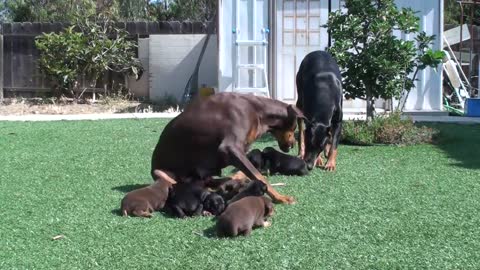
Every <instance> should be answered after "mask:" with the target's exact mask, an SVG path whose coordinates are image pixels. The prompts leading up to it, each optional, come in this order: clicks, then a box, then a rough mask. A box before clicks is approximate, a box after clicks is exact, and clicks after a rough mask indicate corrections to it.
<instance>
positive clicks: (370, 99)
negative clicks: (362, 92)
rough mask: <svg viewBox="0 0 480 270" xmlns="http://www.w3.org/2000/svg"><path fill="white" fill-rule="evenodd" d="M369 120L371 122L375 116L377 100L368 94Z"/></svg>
mask: <svg viewBox="0 0 480 270" xmlns="http://www.w3.org/2000/svg"><path fill="white" fill-rule="evenodd" d="M366 101H367V122H371V121H372V120H373V118H374V117H375V100H374V99H373V97H372V96H371V95H369V94H367V100H366Z"/></svg>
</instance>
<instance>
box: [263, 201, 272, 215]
mask: <svg viewBox="0 0 480 270" xmlns="http://www.w3.org/2000/svg"><path fill="white" fill-rule="evenodd" d="M263 200H264V202H265V214H264V216H265V217H268V216H271V215H272V214H273V203H272V201H271V200H270V199H268V198H267V197H263Z"/></svg>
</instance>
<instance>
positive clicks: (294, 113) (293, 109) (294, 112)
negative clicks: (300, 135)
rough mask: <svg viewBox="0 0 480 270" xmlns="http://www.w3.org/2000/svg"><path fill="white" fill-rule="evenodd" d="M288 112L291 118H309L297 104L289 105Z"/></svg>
mask: <svg viewBox="0 0 480 270" xmlns="http://www.w3.org/2000/svg"><path fill="white" fill-rule="evenodd" d="M287 113H288V117H291V118H295V119H296V118H302V119H307V118H306V117H305V115H304V114H303V112H302V111H301V110H300V109H299V108H297V106H295V105H288V107H287Z"/></svg>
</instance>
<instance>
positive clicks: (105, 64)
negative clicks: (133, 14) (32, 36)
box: [35, 16, 143, 99]
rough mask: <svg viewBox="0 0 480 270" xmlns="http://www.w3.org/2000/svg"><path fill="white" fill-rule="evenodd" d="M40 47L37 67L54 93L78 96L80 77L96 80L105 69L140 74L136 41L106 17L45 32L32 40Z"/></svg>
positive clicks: (80, 21)
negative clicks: (56, 31) (50, 84)
mask: <svg viewBox="0 0 480 270" xmlns="http://www.w3.org/2000/svg"><path fill="white" fill-rule="evenodd" d="M35 45H36V46H37V48H38V49H39V51H40V58H39V66H40V69H41V70H42V71H43V72H44V73H45V74H46V75H47V77H48V78H49V79H50V80H51V81H52V82H53V84H54V85H53V87H54V90H55V91H56V93H57V94H65V95H69V96H72V97H74V98H75V99H78V98H80V97H81V95H82V91H81V89H79V87H80V83H79V81H80V80H81V78H82V77H85V78H87V79H88V80H89V81H92V82H93V83H92V84H93V85H94V84H95V82H96V80H97V79H98V78H99V77H100V76H101V75H102V74H103V73H104V72H106V71H114V72H119V73H123V74H125V75H127V74H134V75H135V76H137V78H138V76H141V73H142V71H143V69H142V66H141V64H140V62H139V60H138V59H137V58H135V50H134V49H135V47H136V44H135V43H133V42H132V41H130V40H128V39H127V32H126V31H125V30H123V29H118V28H115V27H114V26H113V23H111V22H110V21H109V20H108V18H105V17H103V16H100V19H99V20H97V21H91V20H89V19H79V20H77V22H76V23H75V24H74V25H73V26H71V27H69V28H67V29H65V31H63V32H61V33H58V34H57V33H45V34H43V35H41V36H39V37H37V38H36V40H35Z"/></svg>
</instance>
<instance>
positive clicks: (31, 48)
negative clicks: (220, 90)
mask: <svg viewBox="0 0 480 270" xmlns="http://www.w3.org/2000/svg"><path fill="white" fill-rule="evenodd" d="M69 26H70V24H68V23H59V22H54V23H29V22H26V23H4V24H0V63H2V64H0V100H2V99H3V98H4V97H5V98H7V97H19V96H20V97H36V96H43V95H46V94H48V93H50V92H51V90H52V88H51V84H50V82H48V81H47V79H46V78H45V76H44V75H43V74H42V73H41V71H40V69H39V68H38V63H37V60H38V58H39V55H40V54H39V51H38V49H37V48H36V47H35V37H37V36H39V35H41V34H42V33H52V32H55V33H59V32H61V31H63V30H64V29H65V28H66V27H69ZM115 26H116V27H117V28H122V29H125V30H127V32H128V34H129V38H131V39H133V40H137V39H138V38H146V37H148V36H149V35H169V34H179V35H181V34H206V33H207V26H208V23H203V22H175V21H174V22H126V23H124V22H119V23H116V25H115ZM146 75H148V74H146ZM119 81H120V82H123V81H124V78H122V76H121V75H120V74H115V73H114V72H107V73H106V74H104V76H103V78H102V79H100V80H98V82H97V85H96V86H95V87H91V86H90V85H89V84H88V83H87V82H86V81H85V80H83V81H82V82H81V84H82V87H84V88H86V89H87V92H96V91H98V92H103V91H105V89H104V86H105V85H109V86H111V85H112V84H113V83H114V82H119Z"/></svg>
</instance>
